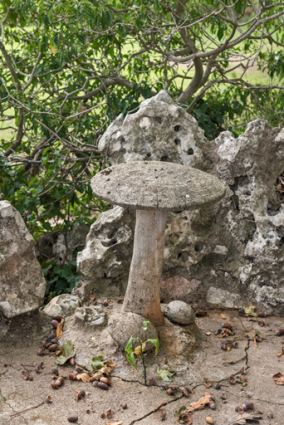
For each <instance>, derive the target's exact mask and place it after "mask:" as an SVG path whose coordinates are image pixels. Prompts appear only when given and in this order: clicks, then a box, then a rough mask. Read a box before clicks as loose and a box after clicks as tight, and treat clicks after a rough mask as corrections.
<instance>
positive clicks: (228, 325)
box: [221, 323, 233, 330]
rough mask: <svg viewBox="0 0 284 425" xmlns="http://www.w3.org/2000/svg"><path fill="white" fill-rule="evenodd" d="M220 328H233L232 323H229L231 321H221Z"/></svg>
mask: <svg viewBox="0 0 284 425" xmlns="http://www.w3.org/2000/svg"><path fill="white" fill-rule="evenodd" d="M221 328H226V329H231V330H232V329H233V325H231V323H222V324H221Z"/></svg>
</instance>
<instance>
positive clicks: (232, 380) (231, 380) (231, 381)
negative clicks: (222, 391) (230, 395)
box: [229, 375, 237, 385]
mask: <svg viewBox="0 0 284 425" xmlns="http://www.w3.org/2000/svg"><path fill="white" fill-rule="evenodd" d="M229 382H230V384H232V385H235V383H236V382H237V380H236V377H235V376H234V375H232V376H230V378H229Z"/></svg>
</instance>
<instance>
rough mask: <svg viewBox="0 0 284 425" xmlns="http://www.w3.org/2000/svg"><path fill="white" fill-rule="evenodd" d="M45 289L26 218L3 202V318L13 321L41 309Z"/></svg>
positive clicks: (0, 238)
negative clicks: (19, 316)
mask: <svg viewBox="0 0 284 425" xmlns="http://www.w3.org/2000/svg"><path fill="white" fill-rule="evenodd" d="M45 286H46V282H45V279H44V276H43V273H42V270H41V267H40V264H39V263H38V261H37V259H36V256H35V252H34V240H33V238H32V236H31V234H30V233H29V232H28V230H27V228H26V226H25V223H24V221H23V219H22V217H21V216H20V214H19V213H18V211H16V210H15V208H13V207H12V205H11V204H10V203H9V202H8V201H0V315H1V313H2V315H3V316H4V317H6V318H8V319H12V318H13V317H15V316H18V315H20V314H23V313H27V312H30V311H33V310H35V309H37V308H38V307H39V306H40V305H41V304H42V302H43V297H44V293H45Z"/></svg>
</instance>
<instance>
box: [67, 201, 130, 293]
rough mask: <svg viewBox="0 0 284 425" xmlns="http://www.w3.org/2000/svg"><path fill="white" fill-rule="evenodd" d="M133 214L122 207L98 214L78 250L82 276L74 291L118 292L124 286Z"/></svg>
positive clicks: (123, 288) (79, 268) (128, 261)
mask: <svg viewBox="0 0 284 425" xmlns="http://www.w3.org/2000/svg"><path fill="white" fill-rule="evenodd" d="M134 225H135V215H134V212H133V211H128V210H127V209H125V208H122V207H118V206H116V207H114V208H112V209H110V210H109V211H107V212H105V213H103V214H101V215H100V216H99V218H98V219H97V221H95V223H94V224H92V226H91V230H90V232H89V234H88V237H87V242H86V247H85V249H84V250H83V251H82V252H79V253H78V256H77V264H78V271H79V272H80V273H82V275H83V276H84V279H83V280H82V281H81V282H80V283H79V284H77V287H76V288H75V291H74V292H75V293H77V294H78V295H80V296H81V297H83V298H86V299H88V298H89V295H91V294H95V295H96V296H100V295H102V296H105V297H108V296H119V295H120V294H123V293H124V291H125V288H126V286H127V279H128V272H129V267H130V261H131V257H132V246H133V232H134Z"/></svg>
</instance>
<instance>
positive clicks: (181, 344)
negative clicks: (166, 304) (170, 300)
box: [158, 318, 201, 360]
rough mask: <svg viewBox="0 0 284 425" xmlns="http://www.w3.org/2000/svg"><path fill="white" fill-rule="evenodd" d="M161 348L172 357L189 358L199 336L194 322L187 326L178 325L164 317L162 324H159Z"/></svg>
mask: <svg viewBox="0 0 284 425" xmlns="http://www.w3.org/2000/svg"><path fill="white" fill-rule="evenodd" d="M158 331H159V337H160V341H161V350H163V351H164V350H165V351H166V353H167V355H168V356H170V357H174V358H181V359H183V360H184V359H189V358H190V355H191V354H192V352H193V350H194V349H195V348H196V347H197V345H198V339H200V338H201V335H200V331H199V329H198V327H197V326H196V324H195V323H193V324H192V325H188V326H179V325H177V324H174V323H172V322H171V321H170V320H168V319H166V318H165V319H164V324H163V326H159V328H158Z"/></svg>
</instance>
